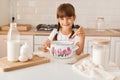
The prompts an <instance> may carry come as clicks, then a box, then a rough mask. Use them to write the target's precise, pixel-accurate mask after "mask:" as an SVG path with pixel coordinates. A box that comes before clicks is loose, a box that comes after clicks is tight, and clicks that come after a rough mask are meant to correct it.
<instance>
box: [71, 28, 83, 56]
mask: <svg viewBox="0 0 120 80" xmlns="http://www.w3.org/2000/svg"><path fill="white" fill-rule="evenodd" d="M75 36H79V37H80V41H79V42H77V43H76V45H77V46H79V48H78V49H77V50H76V54H78V55H79V54H81V53H82V52H83V49H84V41H85V34H84V30H83V28H82V27H80V28H79V29H77V30H76V31H75V33H74V34H73V36H72V37H75Z"/></svg>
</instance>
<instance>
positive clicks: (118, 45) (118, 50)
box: [110, 37, 120, 67]
mask: <svg viewBox="0 0 120 80" xmlns="http://www.w3.org/2000/svg"><path fill="white" fill-rule="evenodd" d="M110 52H111V53H110V55H111V56H110V58H111V61H112V62H115V63H117V64H118V65H119V67H120V37H112V38H111V51H110Z"/></svg>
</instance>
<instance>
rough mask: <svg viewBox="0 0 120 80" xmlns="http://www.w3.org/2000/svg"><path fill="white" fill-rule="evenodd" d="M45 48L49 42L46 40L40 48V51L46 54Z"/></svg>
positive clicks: (48, 45)
mask: <svg viewBox="0 0 120 80" xmlns="http://www.w3.org/2000/svg"><path fill="white" fill-rule="evenodd" d="M47 47H50V40H49V39H47V40H46V41H45V43H43V45H42V46H41V47H40V50H41V51H43V52H48V50H47Z"/></svg>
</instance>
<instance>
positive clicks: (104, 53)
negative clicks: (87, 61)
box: [92, 39, 109, 68]
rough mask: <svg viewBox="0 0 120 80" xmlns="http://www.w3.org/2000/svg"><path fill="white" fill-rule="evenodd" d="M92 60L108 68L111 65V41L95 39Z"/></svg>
mask: <svg viewBox="0 0 120 80" xmlns="http://www.w3.org/2000/svg"><path fill="white" fill-rule="evenodd" d="M92 60H93V62H94V63H95V64H97V65H100V66H103V67H104V68H107V67H108V64H109V40H106V39H95V40H93V46H92Z"/></svg>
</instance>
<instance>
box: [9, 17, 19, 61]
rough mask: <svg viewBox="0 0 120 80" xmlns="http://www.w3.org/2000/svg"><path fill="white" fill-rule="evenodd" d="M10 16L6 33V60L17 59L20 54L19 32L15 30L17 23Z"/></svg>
mask: <svg viewBox="0 0 120 80" xmlns="http://www.w3.org/2000/svg"><path fill="white" fill-rule="evenodd" d="M14 19H15V18H14V17H13V18H12V22H11V23H10V29H9V31H8V35H7V59H8V61H17V60H18V57H19V54H20V41H19V40H20V38H19V37H20V34H19V32H18V30H17V26H16V25H17V24H16V23H15V21H14Z"/></svg>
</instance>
